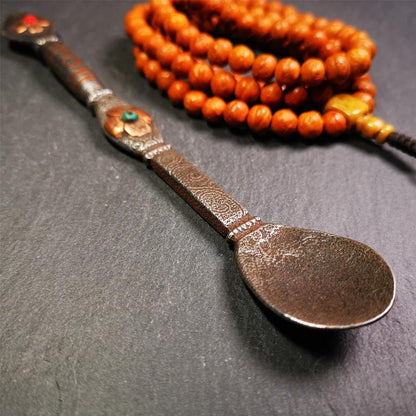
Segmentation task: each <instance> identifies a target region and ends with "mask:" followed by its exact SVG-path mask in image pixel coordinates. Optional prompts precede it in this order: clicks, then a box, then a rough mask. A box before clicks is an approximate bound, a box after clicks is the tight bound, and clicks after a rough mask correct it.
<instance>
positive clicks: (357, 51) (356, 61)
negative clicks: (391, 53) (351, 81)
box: [347, 48, 371, 78]
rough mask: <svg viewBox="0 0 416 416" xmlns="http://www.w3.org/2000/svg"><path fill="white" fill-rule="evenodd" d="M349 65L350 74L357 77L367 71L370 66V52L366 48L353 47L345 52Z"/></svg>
mask: <svg viewBox="0 0 416 416" xmlns="http://www.w3.org/2000/svg"><path fill="white" fill-rule="evenodd" d="M347 57H348V60H349V62H350V65H351V75H352V76H353V77H354V78H355V77H359V76H361V75H363V74H365V73H366V72H368V71H369V69H370V67H371V54H370V52H369V51H368V50H367V49H363V48H354V49H350V50H349V51H348V52H347Z"/></svg>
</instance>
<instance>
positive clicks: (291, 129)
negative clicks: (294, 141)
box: [271, 109, 298, 137]
mask: <svg viewBox="0 0 416 416" xmlns="http://www.w3.org/2000/svg"><path fill="white" fill-rule="evenodd" d="M297 126H298V116H297V115H296V114H295V113H294V112H293V111H292V110H287V109H285V110H279V111H276V112H275V113H274V114H273V117H272V124H271V128H272V131H273V132H274V133H275V134H277V135H278V136H282V137H286V136H290V135H291V134H293V133H295V131H296V128H297Z"/></svg>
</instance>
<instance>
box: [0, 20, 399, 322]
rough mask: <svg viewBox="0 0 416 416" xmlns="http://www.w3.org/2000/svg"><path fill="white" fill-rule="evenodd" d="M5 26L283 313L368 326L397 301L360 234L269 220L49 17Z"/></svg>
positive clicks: (386, 273)
mask: <svg viewBox="0 0 416 416" xmlns="http://www.w3.org/2000/svg"><path fill="white" fill-rule="evenodd" d="M2 34H3V36H4V37H6V38H8V39H9V40H11V41H14V42H19V43H22V44H25V45H26V46H29V47H31V48H33V50H34V51H35V52H36V53H37V54H38V56H40V57H41V58H42V59H43V61H44V62H45V63H46V64H47V65H48V66H49V67H50V68H51V69H52V70H53V72H54V73H55V74H56V76H57V77H58V78H59V79H60V80H61V81H62V82H63V83H64V84H65V85H66V86H67V87H68V88H69V89H70V90H71V91H72V93H73V94H74V95H75V96H76V97H77V98H78V99H79V100H80V101H81V102H83V103H84V104H86V105H87V106H88V107H89V108H91V110H92V111H93V113H94V114H95V115H96V117H97V119H98V121H99V123H100V125H101V127H102V129H103V130H104V133H105V134H106V136H107V137H108V138H109V140H110V141H111V142H113V143H114V144H115V145H117V146H119V147H121V148H123V149H124V150H127V151H128V152H130V153H132V154H133V155H135V156H138V157H139V158H140V159H142V160H143V161H144V162H145V163H146V164H147V166H148V167H149V168H151V169H153V170H154V171H155V172H156V173H157V174H158V175H159V176H160V177H161V178H162V179H163V180H164V181H165V182H167V183H168V184H169V185H170V186H171V187H172V188H173V189H174V190H175V191H176V192H177V193H178V194H179V195H180V196H181V197H182V198H183V199H184V200H185V201H186V202H187V203H189V205H191V207H192V208H194V210H195V211H197V212H198V213H199V214H200V215H201V216H202V217H203V218H204V219H205V220H206V221H207V222H208V223H209V224H211V225H212V226H213V227H214V228H215V229H216V230H217V231H218V232H219V233H220V234H221V235H222V236H224V237H226V238H227V240H228V241H229V242H230V243H231V246H232V247H233V248H234V251H235V257H236V261H237V264H238V267H239V269H240V271H241V274H242V276H243V279H244V281H245V283H246V284H247V286H248V287H249V288H250V289H251V290H252V291H253V293H254V294H255V295H256V296H257V297H258V298H259V299H260V301H261V302H263V303H264V304H265V305H266V306H267V307H269V308H270V309H271V310H273V311H274V312H275V313H276V314H278V315H280V316H282V317H283V318H286V319H288V320H290V321H292V322H296V323H298V324H302V325H304V326H307V327H311V328H322V329H348V328H355V327H359V326H362V325H366V324H369V323H372V322H374V321H376V320H377V319H379V318H381V317H382V316H384V315H385V314H386V313H387V312H388V311H389V310H390V308H391V306H392V304H393V300H394V295H395V281H394V277H393V274H392V271H391V270H390V268H389V266H388V265H387V263H386V262H385V261H384V260H383V259H382V257H381V256H380V255H378V254H377V253H376V252H375V251H374V250H373V249H371V248H370V247H368V246H366V245H364V244H362V243H359V242H357V241H354V240H351V239H348V238H344V237H339V236H335V235H331V234H328V233H325V232H321V231H313V230H307V229H301V228H295V227H290V226H286V225H278V224H266V223H264V222H263V221H261V219H260V218H258V217H253V216H251V215H250V214H249V213H248V211H247V210H246V209H245V208H243V207H242V206H241V205H240V204H239V203H238V202H236V201H235V200H234V199H233V198H232V197H231V196H230V195H228V194H227V193H226V192H225V191H224V190H223V189H221V188H220V187H219V186H218V185H217V184H216V183H215V182H214V181H213V180H212V179H210V178H209V177H207V176H206V175H205V174H203V173H202V172H201V171H199V170H198V169H197V168H196V167H195V166H194V165H193V164H191V163H190V162H189V161H188V160H186V159H185V158H184V157H183V156H181V155H180V154H179V153H177V152H175V151H174V150H172V149H171V147H170V145H168V144H165V143H164V141H163V139H162V136H161V134H160V132H159V130H158V129H157V127H156V125H155V123H154V121H153V120H152V118H151V117H150V116H149V115H148V114H147V113H146V112H144V111H143V110H141V109H139V108H136V107H134V106H131V105H130V104H128V103H126V102H125V101H123V100H121V99H120V98H118V97H116V96H115V95H114V94H113V92H112V91H111V90H109V89H106V88H104V86H103V85H102V84H101V82H100V81H99V80H98V79H97V78H96V76H95V75H94V74H93V73H92V72H91V70H90V69H89V68H88V67H86V66H85V65H84V63H83V62H82V61H81V60H80V59H79V58H78V57H77V56H75V55H74V54H73V53H72V52H71V50H70V49H69V48H68V47H66V46H65V45H63V44H62V43H61V40H60V37H59V36H58V35H57V34H56V32H55V29H54V25H53V24H52V23H51V22H50V21H48V20H47V19H44V18H41V17H38V16H34V15H30V14H14V15H11V16H9V17H8V18H7V20H6V21H5V23H4V25H3V31H2Z"/></svg>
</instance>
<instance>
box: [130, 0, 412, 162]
mask: <svg viewBox="0 0 416 416" xmlns="http://www.w3.org/2000/svg"><path fill="white" fill-rule="evenodd" d="M125 26H126V31H127V33H128V35H129V36H130V37H131V38H132V40H133V42H134V44H135V47H134V55H135V62H136V67H137V69H138V70H139V71H141V72H142V73H143V74H144V76H145V77H146V78H147V79H148V80H149V81H150V82H152V83H155V84H156V85H157V87H158V88H159V89H160V90H161V91H162V92H164V93H166V94H167V96H168V97H169V99H170V100H171V102H172V103H173V104H175V105H183V106H184V108H185V109H186V110H187V111H188V112H189V113H190V114H192V115H202V116H203V117H205V118H206V119H207V120H208V122H210V123H219V122H225V123H227V124H228V125H229V126H231V127H234V128H235V127H242V126H245V125H247V126H248V128H249V129H250V130H251V131H253V132H254V133H256V134H260V133H264V132H267V131H270V130H271V131H272V132H273V133H274V134H276V135H277V136H279V137H287V136H290V135H293V134H295V133H297V134H298V135H299V136H301V137H302V138H304V139H315V138H317V137H319V136H321V135H322V134H323V133H325V134H326V135H329V136H338V135H340V134H342V133H344V132H345V131H347V130H349V129H355V130H356V131H357V132H358V133H359V134H361V135H362V136H363V137H366V138H368V139H373V140H375V141H377V142H378V143H380V144H383V143H388V144H390V145H393V146H395V147H398V148H400V149H401V150H403V151H405V152H407V153H409V154H411V155H413V156H415V155H416V140H414V139H412V138H410V137H409V136H406V135H403V134H399V133H397V132H395V129H394V127H393V126H392V125H391V124H387V123H385V122H384V121H383V120H381V119H380V118H378V117H375V116H373V115H372V114H371V112H372V111H373V109H374V106H375V100H374V96H375V94H376V87H375V85H374V84H373V83H372V81H371V77H370V75H369V70H370V67H371V61H372V59H373V57H374V55H375V53H376V46H375V44H374V42H373V41H372V40H371V39H370V37H369V35H368V34H367V33H366V32H363V31H359V30H357V29H355V28H354V27H352V26H348V25H345V24H344V23H343V22H341V21H339V20H334V21H328V20H327V19H325V18H321V17H320V18H316V17H315V16H314V15H312V14H310V13H303V14H302V13H299V12H298V11H297V10H296V9H295V8H294V7H293V6H290V5H283V4H281V3H280V2H278V1H271V2H267V1H265V0H190V1H184V0H152V1H151V2H150V3H148V4H139V5H136V6H134V7H133V9H132V10H131V11H129V12H128V13H127V15H126V19H125ZM214 36H215V37H214ZM228 37H230V38H231V39H232V40H230V39H229V38H228ZM241 42H249V44H250V45H253V46H255V47H256V48H257V47H261V48H262V49H267V53H260V54H257V55H256V54H255V52H254V50H253V49H252V48H251V47H249V46H247V45H245V44H242V43H241ZM277 56H280V57H281V59H278V58H277ZM249 73H251V76H249V75H248V74H249Z"/></svg>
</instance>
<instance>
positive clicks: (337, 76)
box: [325, 53, 351, 84]
mask: <svg viewBox="0 0 416 416" xmlns="http://www.w3.org/2000/svg"><path fill="white" fill-rule="evenodd" d="M325 71H326V77H327V78H328V80H329V81H330V82H333V83H334V84H342V83H343V82H345V81H347V80H348V79H349V77H350V75H351V65H350V62H349V60H348V58H347V55H346V54H345V53H336V54H334V55H332V56H330V57H329V58H327V59H326V60H325Z"/></svg>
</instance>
